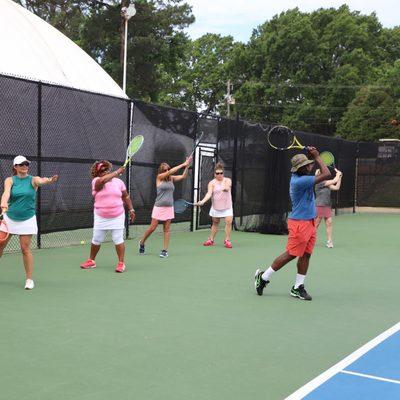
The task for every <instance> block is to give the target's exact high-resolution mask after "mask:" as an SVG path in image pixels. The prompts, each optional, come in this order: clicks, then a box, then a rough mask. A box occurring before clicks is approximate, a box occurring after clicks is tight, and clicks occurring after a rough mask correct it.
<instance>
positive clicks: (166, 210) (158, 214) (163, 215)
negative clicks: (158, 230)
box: [151, 206, 175, 221]
mask: <svg viewBox="0 0 400 400" xmlns="http://www.w3.org/2000/svg"><path fill="white" fill-rule="evenodd" d="M151 218H154V219H157V220H158V221H168V220H169V219H174V218H175V213H174V207H157V206H154V207H153V212H152V213H151Z"/></svg>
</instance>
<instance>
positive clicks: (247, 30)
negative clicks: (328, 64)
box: [186, 0, 400, 42]
mask: <svg viewBox="0 0 400 400" xmlns="http://www.w3.org/2000/svg"><path fill="white" fill-rule="evenodd" d="M186 2H187V3H189V4H190V5H191V6H192V7H193V13H194V15H195V17H196V22H195V23H194V24H193V25H192V26H191V27H190V28H189V29H188V33H189V35H190V36H191V37H192V38H197V37H199V36H201V35H203V34H205V33H208V32H212V33H220V34H222V35H232V36H233V37H234V38H235V39H236V40H241V41H244V42H246V41H247V40H248V39H249V38H250V35H251V33H252V30H253V29H254V28H256V27H257V26H258V25H260V24H262V23H263V22H265V21H267V20H269V19H271V18H272V17H273V16H274V15H276V14H279V13H281V12H282V11H286V10H288V9H291V8H295V7H298V8H299V9H300V10H301V11H305V12H310V11H313V10H316V9H318V8H321V7H323V8H329V7H335V8H337V7H340V6H341V5H342V4H347V5H348V6H349V7H350V9H351V10H354V11H355V10H357V11H361V12H362V13H363V14H371V13H372V12H374V11H375V12H376V14H377V16H378V18H379V20H380V22H381V23H382V24H383V26H386V27H393V26H395V25H399V24H400V18H399V17H398V12H397V10H398V4H399V3H398V0H380V1H376V0H350V1H343V0H323V1H321V0H301V1H300V0H280V1H272V0H247V1H245V0H186Z"/></svg>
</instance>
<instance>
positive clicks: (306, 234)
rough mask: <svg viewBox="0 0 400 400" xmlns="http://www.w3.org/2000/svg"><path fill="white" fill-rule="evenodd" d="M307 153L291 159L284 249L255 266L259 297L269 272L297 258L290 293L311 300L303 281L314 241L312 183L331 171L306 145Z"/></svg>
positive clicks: (270, 273)
mask: <svg viewBox="0 0 400 400" xmlns="http://www.w3.org/2000/svg"><path fill="white" fill-rule="evenodd" d="M308 154H309V156H310V157H311V159H309V158H308V157H307V156H306V155H305V154H296V155H295V156H294V157H293V158H292V160H291V162H292V168H291V170H290V171H291V172H292V177H291V179H290V199H291V201H292V211H291V213H290V214H289V218H288V229H289V237H288V241H287V245H286V251H285V252H284V253H283V254H281V255H280V256H279V257H278V258H276V259H275V261H274V262H273V263H272V265H271V266H270V267H269V268H267V269H266V271H262V270H261V269H257V271H256V273H255V276H254V279H255V289H256V292H257V294H258V295H259V296H261V295H262V294H263V290H264V288H265V286H266V285H267V284H268V283H269V281H270V279H271V276H272V274H273V273H274V272H276V271H278V270H279V269H281V268H282V267H283V266H285V265H286V264H287V263H288V262H290V261H292V260H293V259H295V258H296V257H298V260H297V275H296V282H295V284H294V285H293V287H292V289H291V291H290V295H291V296H293V297H297V298H299V299H301V300H311V299H312V297H311V296H310V295H309V294H308V293H307V291H306V289H305V288H304V280H305V277H306V274H307V269H308V264H309V261H310V257H311V254H312V251H313V249H314V245H315V241H316V229H315V223H314V219H315V216H316V208H315V196H314V186H315V185H316V184H317V183H319V182H322V181H325V180H327V179H328V178H329V177H330V175H331V174H330V172H329V169H328V168H327V166H326V165H325V164H324V163H323V161H322V160H321V158H320V156H319V152H318V150H317V149H316V148H315V147H309V148H308ZM314 163H317V164H318V167H319V169H320V171H321V174H319V175H317V176H314V175H313V174H311V171H312V169H313V166H314Z"/></svg>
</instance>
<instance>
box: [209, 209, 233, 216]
mask: <svg viewBox="0 0 400 400" xmlns="http://www.w3.org/2000/svg"><path fill="white" fill-rule="evenodd" d="M210 217H214V218H225V217H233V208H232V207H230V208H226V209H225V210H216V209H215V208H214V207H212V206H211V208H210Z"/></svg>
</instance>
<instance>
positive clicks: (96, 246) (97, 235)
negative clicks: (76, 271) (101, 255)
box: [81, 229, 107, 269]
mask: <svg viewBox="0 0 400 400" xmlns="http://www.w3.org/2000/svg"><path fill="white" fill-rule="evenodd" d="M106 233H107V231H106V230H103V229H93V237H92V243H91V244H90V254H89V259H88V260H86V261H85V262H84V263H82V264H81V268H82V269H92V268H96V262H95V259H96V256H97V253H98V252H99V250H100V246H101V243H103V242H104V239H105V238H106Z"/></svg>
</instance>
